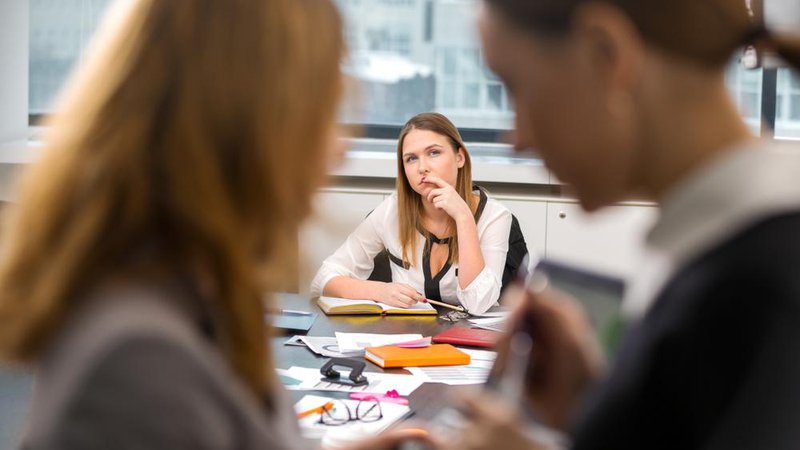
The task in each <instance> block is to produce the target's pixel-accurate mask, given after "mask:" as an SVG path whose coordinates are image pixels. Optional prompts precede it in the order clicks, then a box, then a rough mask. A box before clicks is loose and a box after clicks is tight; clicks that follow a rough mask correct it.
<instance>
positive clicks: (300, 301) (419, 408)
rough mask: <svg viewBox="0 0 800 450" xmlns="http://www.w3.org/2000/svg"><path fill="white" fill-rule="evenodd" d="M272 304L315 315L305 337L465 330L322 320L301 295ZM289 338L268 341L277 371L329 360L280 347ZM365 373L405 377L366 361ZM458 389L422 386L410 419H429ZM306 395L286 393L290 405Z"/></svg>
mask: <svg viewBox="0 0 800 450" xmlns="http://www.w3.org/2000/svg"><path fill="white" fill-rule="evenodd" d="M275 300H276V302H277V306H278V307H279V308H282V309H293V310H299V311H309V312H314V313H317V314H318V317H317V320H316V321H315V322H314V325H313V326H312V327H311V330H309V331H308V333H307V335H308V336H334V333H335V332H336V331H339V332H346V333H384V334H400V333H419V334H421V335H423V336H433V335H436V334H438V333H441V332H442V331H445V330H447V329H448V328H451V327H468V326H469V323H468V322H467V321H466V320H461V321H459V322H456V323H453V322H449V321H447V320H444V319H441V318H439V317H438V316H434V315H430V316H419V315H417V316H413V315H410V316H401V315H388V316H379V315H350V316H343V315H342V316H326V315H325V314H324V313H323V312H322V310H321V309H320V308H319V307H318V306H317V304H316V302H315V301H314V300H312V299H311V298H310V297H309V296H307V295H302V294H278V295H276V296H275ZM441 311H442V310H440V312H441ZM290 337H291V335H285V336H275V337H273V338H272V349H273V357H274V359H275V365H276V366H277V367H279V368H283V369H288V368H289V367H291V366H300V367H313V368H319V367H321V366H322V365H323V364H324V363H325V362H326V361H327V360H328V359H329V358H327V357H324V356H319V355H316V354H314V353H313V352H312V351H311V350H309V349H308V348H306V347H297V346H287V345H283V344H284V342H286V341H287V340H288V339H289V338H290ZM365 361H366V360H365ZM367 372H385V373H400V374H407V373H408V372H407V371H406V370H403V369H388V370H383V369H381V368H380V367H379V366H376V365H374V364H372V363H371V362H369V361H367V368H366V369H365V373H367ZM459 389H465V387H464V386H449V385H444V384H440V383H424V384H423V385H422V386H420V387H419V388H417V390H415V391H414V392H413V393H412V394H411V395H410V396H409V397H408V398H409V406H410V407H411V410H412V412H413V413H414V415H413V417H414V418H415V419H423V420H424V419H429V418H431V417H433V416H434V415H435V414H436V412H438V411H439V410H440V409H441V408H442V407H443V406H445V405H446V402H447V401H448V397H449V396H450V395H451V394H453V393H455V392H456V391H458V390H459ZM309 393H315V392H314V391H289V395H290V397H291V398H292V400H293V401H297V400H299V399H300V398H302V397H303V396H304V395H306V394H309ZM319 395H325V396H330V397H342V398H344V397H346V394H344V393H337V392H324V393H322V394H319Z"/></svg>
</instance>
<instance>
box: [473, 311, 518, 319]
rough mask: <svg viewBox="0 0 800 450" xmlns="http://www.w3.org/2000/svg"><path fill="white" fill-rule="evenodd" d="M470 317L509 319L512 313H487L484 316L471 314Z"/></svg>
mask: <svg viewBox="0 0 800 450" xmlns="http://www.w3.org/2000/svg"><path fill="white" fill-rule="evenodd" d="M470 315H471V316H472V317H487V318H489V317H494V318H499V317H502V318H507V317H508V316H509V315H511V311H486V312H485V313H483V314H473V313H470Z"/></svg>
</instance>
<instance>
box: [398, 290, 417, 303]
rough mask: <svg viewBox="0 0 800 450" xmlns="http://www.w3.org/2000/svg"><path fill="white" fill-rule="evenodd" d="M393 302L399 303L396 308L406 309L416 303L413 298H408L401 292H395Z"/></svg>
mask: <svg viewBox="0 0 800 450" xmlns="http://www.w3.org/2000/svg"><path fill="white" fill-rule="evenodd" d="M395 300H397V301H398V302H399V305H398V306H404V307H408V306H411V305H413V304H414V303H417V302H416V301H415V300H414V299H413V298H411V297H409V296H408V295H406V294H404V293H402V292H397V293H396V294H395Z"/></svg>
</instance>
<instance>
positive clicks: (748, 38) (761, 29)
mask: <svg viewBox="0 0 800 450" xmlns="http://www.w3.org/2000/svg"><path fill="white" fill-rule="evenodd" d="M769 37H770V32H769V30H767V27H765V26H764V25H758V26H756V27H755V28H753V29H752V30H750V31H748V32H747V34H745V36H744V39H742V43H743V44H744V45H756V44H759V43H761V42H762V41H764V40H766V39H769Z"/></svg>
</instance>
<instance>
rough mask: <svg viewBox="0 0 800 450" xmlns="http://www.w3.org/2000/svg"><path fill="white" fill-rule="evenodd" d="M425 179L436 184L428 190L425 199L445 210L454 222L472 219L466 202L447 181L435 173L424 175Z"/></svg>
mask: <svg viewBox="0 0 800 450" xmlns="http://www.w3.org/2000/svg"><path fill="white" fill-rule="evenodd" d="M425 181H427V182H429V183H433V184H434V185H436V188H435V189H432V190H431V191H430V192H428V195H427V197H426V199H427V200H428V201H429V202H430V203H431V204H433V206H434V207H435V208H437V209H441V210H442V211H444V212H446V213H447V215H448V216H450V217H452V218H453V219H454V220H455V221H456V222H458V221H459V220H464V219H467V218H468V219H472V211H470V209H469V206H467V202H465V201H464V199H463V198H461V196H460V195H458V192H456V190H455V189H454V188H453V186H451V185H450V184H449V183H448V182H446V181H444V180H442V179H441V178H439V177H437V176H435V175H426V176H425Z"/></svg>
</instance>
